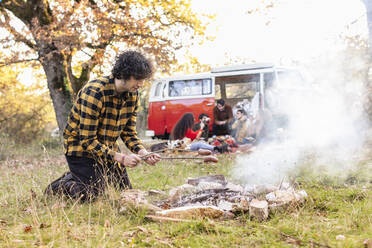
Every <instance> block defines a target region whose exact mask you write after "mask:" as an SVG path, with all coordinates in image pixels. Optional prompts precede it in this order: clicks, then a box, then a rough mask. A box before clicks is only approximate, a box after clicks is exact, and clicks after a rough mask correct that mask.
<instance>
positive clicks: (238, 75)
mask: <svg viewBox="0 0 372 248" xmlns="http://www.w3.org/2000/svg"><path fill="white" fill-rule="evenodd" d="M288 78H289V79H290V81H291V82H293V81H296V82H299V81H302V80H304V78H303V77H302V75H301V74H300V72H299V71H298V70H296V69H293V68H285V67H276V66H274V64H250V65H235V66H224V67H218V68H214V69H212V70H211V71H210V72H208V73H198V74H190V75H183V76H174V77H169V78H163V79H158V80H156V81H155V82H154V83H153V84H152V87H151V90H150V95H149V109H148V119H147V120H148V122H147V123H148V130H147V131H146V136H152V137H156V138H168V137H169V134H170V133H171V131H172V129H173V127H174V125H175V124H176V123H177V121H178V120H179V119H180V117H181V116H182V115H183V114H184V113H187V112H191V113H193V114H194V118H195V121H197V120H198V116H199V114H201V113H206V114H208V115H209V116H210V117H211V122H210V124H209V125H210V130H212V123H213V108H214V107H215V102H216V100H218V99H224V100H225V103H226V104H229V105H231V106H232V107H234V106H236V105H239V104H242V103H247V104H250V105H251V106H254V107H252V108H251V109H255V110H256V111H259V110H260V109H263V108H265V107H270V106H268V105H269V101H267V100H268V99H265V96H266V95H268V90H269V89H270V88H271V87H273V85H274V84H277V83H280V81H283V80H285V79H288ZM210 133H211V132H210Z"/></svg>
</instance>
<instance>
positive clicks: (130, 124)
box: [120, 97, 144, 153]
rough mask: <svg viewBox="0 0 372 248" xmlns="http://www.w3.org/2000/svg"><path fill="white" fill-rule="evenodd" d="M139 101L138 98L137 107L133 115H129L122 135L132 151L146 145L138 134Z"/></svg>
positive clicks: (136, 150)
mask: <svg viewBox="0 0 372 248" xmlns="http://www.w3.org/2000/svg"><path fill="white" fill-rule="evenodd" d="M138 106H139V101H138V97H137V98H136V103H135V108H134V111H133V113H132V114H131V116H130V117H129V119H128V121H127V124H126V126H125V128H124V130H123V131H122V132H121V134H120V137H121V139H122V140H123V142H124V143H125V145H126V146H127V147H128V149H129V150H130V151H131V152H134V153H138V152H139V151H140V150H141V149H144V146H143V144H142V142H141V140H140V139H139V138H138V136H137V130H136V123H137V111H138Z"/></svg>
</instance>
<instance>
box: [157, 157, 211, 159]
mask: <svg viewBox="0 0 372 248" xmlns="http://www.w3.org/2000/svg"><path fill="white" fill-rule="evenodd" d="M161 159H204V158H199V157H161Z"/></svg>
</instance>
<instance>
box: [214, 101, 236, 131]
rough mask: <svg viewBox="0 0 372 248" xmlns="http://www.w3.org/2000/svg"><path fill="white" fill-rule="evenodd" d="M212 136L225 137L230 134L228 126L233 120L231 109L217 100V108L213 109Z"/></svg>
mask: <svg viewBox="0 0 372 248" xmlns="http://www.w3.org/2000/svg"><path fill="white" fill-rule="evenodd" d="M213 118H214V123H213V134H214V135H217V136H219V135H226V134H230V124H231V122H232V120H233V118H234V117H233V113H232V108H231V106H230V105H228V104H225V101H224V100H223V99H219V100H217V106H215V107H214V108H213Z"/></svg>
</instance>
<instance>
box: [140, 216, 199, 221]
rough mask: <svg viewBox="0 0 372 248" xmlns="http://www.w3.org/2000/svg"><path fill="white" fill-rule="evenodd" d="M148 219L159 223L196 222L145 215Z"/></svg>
mask: <svg viewBox="0 0 372 248" xmlns="http://www.w3.org/2000/svg"><path fill="white" fill-rule="evenodd" d="M145 218H146V219H149V220H152V221H159V222H167V221H173V222H195V221H192V220H186V219H176V218H170V217H162V216H156V215H145Z"/></svg>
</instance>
